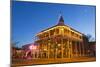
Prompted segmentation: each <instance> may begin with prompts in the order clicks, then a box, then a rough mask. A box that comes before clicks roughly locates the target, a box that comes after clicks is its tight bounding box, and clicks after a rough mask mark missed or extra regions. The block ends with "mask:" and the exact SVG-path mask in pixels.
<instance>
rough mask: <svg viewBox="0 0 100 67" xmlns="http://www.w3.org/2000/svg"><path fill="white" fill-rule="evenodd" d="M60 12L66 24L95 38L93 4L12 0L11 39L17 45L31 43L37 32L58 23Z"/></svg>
mask: <svg viewBox="0 0 100 67" xmlns="http://www.w3.org/2000/svg"><path fill="white" fill-rule="evenodd" d="M60 12H61V14H62V16H63V18H64V21H65V22H64V23H65V24H66V25H68V26H70V27H72V28H74V29H75V30H77V31H79V32H82V33H84V34H86V35H87V34H90V35H92V37H93V38H95V23H96V22H95V6H86V5H72V4H54V3H53V4H50V3H40V2H20V1H14V2H13V3H12V14H11V15H12V16H11V18H12V22H11V24H12V28H11V29H12V34H11V35H12V41H13V42H19V44H18V46H19V47H21V46H22V45H25V44H28V43H33V42H34V37H35V35H36V34H37V33H39V32H40V31H42V30H44V29H46V28H49V27H52V26H54V25H56V24H57V23H58V18H59V14H60Z"/></svg>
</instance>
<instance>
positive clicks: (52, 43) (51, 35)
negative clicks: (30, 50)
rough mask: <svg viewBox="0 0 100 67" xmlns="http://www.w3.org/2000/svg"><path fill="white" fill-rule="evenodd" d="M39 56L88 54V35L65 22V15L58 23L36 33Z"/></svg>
mask: <svg viewBox="0 0 100 67" xmlns="http://www.w3.org/2000/svg"><path fill="white" fill-rule="evenodd" d="M35 43H37V44H38V47H39V54H38V58H76V57H83V56H88V39H87V37H86V35H84V34H83V33H80V32H79V31H76V30H75V29H73V28H71V27H69V26H67V25H65V24H64V19H63V16H62V15H61V16H60V17H59V21H58V24H56V25H55V26H52V27H50V28H47V29H45V30H43V31H41V32H39V33H38V34H37V35H36V40H35Z"/></svg>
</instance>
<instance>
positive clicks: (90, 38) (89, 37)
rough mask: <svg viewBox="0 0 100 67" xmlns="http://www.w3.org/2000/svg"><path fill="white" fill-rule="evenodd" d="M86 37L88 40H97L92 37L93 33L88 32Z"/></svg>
mask: <svg viewBox="0 0 100 67" xmlns="http://www.w3.org/2000/svg"><path fill="white" fill-rule="evenodd" d="M86 37H87V38H88V41H89V42H90V41H95V38H93V37H92V35H90V34H87V35H86Z"/></svg>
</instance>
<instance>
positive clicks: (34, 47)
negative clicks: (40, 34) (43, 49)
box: [29, 45, 37, 50]
mask: <svg viewBox="0 0 100 67" xmlns="http://www.w3.org/2000/svg"><path fill="white" fill-rule="evenodd" d="M36 48H37V47H36V46H34V45H31V46H29V49H30V50H34V49H36Z"/></svg>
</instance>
